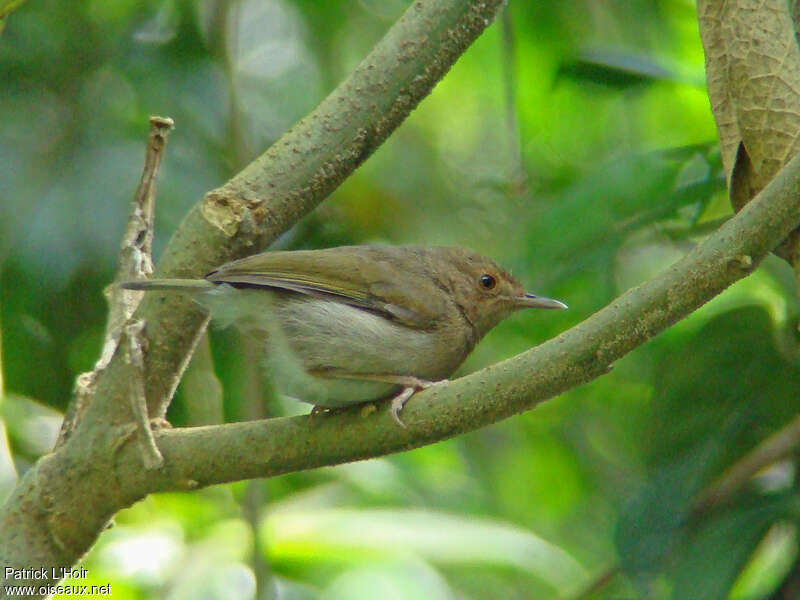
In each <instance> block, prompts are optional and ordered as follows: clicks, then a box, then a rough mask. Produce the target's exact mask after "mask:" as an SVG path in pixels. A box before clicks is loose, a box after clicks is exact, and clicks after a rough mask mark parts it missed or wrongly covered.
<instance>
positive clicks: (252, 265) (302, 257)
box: [206, 248, 437, 329]
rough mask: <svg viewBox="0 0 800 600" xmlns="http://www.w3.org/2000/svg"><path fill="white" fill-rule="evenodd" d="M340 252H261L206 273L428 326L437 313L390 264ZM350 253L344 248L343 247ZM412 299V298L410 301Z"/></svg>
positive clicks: (233, 282)
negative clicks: (406, 286) (404, 284)
mask: <svg viewBox="0 0 800 600" xmlns="http://www.w3.org/2000/svg"><path fill="white" fill-rule="evenodd" d="M341 250H342V249H339V248H332V249H329V250H298V251H292V252H263V253H261V254H255V255H253V256H248V257H246V258H243V259H240V260H236V261H233V262H230V263H227V264H225V265H223V266H221V267H219V268H218V269H216V270H214V271H211V272H210V273H209V274H208V275H206V279H207V280H208V281H211V282H213V283H227V284H229V285H232V286H234V287H237V286H246V287H255V288H259V287H260V288H269V289H274V290H286V291H289V292H295V293H298V294H305V295H308V296H316V297H324V298H326V299H328V300H332V301H335V302H341V303H343V304H348V305H350V306H354V307H357V308H361V309H364V310H368V311H371V312H374V313H376V314H380V315H381V316H384V317H386V318H389V319H391V320H393V321H397V322H398V323H400V324H402V325H406V326H409V327H415V328H423V329H425V328H429V327H432V326H434V325H435V321H436V318H435V317H436V314H437V313H436V312H435V311H433V310H431V307H428V306H426V305H425V303H424V302H421V301H420V298H419V293H420V292H421V290H415V289H413V286H412V289H410V290H409V289H408V288H404V287H401V285H400V284H399V282H398V280H397V272H396V269H395V270H393V269H392V266H391V264H390V263H382V262H380V261H375V260H374V258H370V259H365V258H363V257H359V256H353V255H352V254H349V253H347V252H346V251H345V252H343V251H341ZM345 250H346V249H345ZM409 291H410V295H411V300H410V301H409V299H408V298H407V297H406V296H408V295H409Z"/></svg>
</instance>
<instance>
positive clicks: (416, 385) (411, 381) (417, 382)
mask: <svg viewBox="0 0 800 600" xmlns="http://www.w3.org/2000/svg"><path fill="white" fill-rule="evenodd" d="M311 373H312V374H314V375H321V376H324V377H339V378H342V379H360V380H362V381H379V382H382V383H393V384H396V385H402V386H403V389H402V390H400V392H399V393H398V394H397V395H396V396H394V397H392V399H391V412H392V418H393V419H394V420H395V422H396V423H397V424H398V425H400V427H402V428H403V429H405V428H406V424H405V423H403V421H402V419H400V411H402V410H403V407H404V406H405V405H406V402H408V400H409V398H411V396H413V395H414V394H416V393H417V392H420V391H422V390H424V389H426V388H429V387H431V386H432V385H436V384H439V383H447V381H448V380H447V379H442V380H440V381H428V380H427V379H420V378H419V377H414V376H413V375H388V374H377V373H336V372H330V371H325V372H324V375H323V373H322V372H319V373H315V372H313V371H312V372H311ZM316 408H317V407H316V406H315V407H314V409H312V410H311V414H312V415H313V414H315V409H316ZM321 411H322V409H321V408H320V409H319V410H318V411H317V412H321Z"/></svg>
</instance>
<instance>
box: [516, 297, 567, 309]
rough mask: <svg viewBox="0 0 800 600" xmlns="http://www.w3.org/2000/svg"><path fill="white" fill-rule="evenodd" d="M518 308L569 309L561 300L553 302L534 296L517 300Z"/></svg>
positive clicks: (550, 299)
mask: <svg viewBox="0 0 800 600" xmlns="http://www.w3.org/2000/svg"><path fill="white" fill-rule="evenodd" d="M515 300H516V302H515V304H516V306H517V307H519V308H559V309H561V308H569V307H568V306H567V305H566V304H564V303H563V302H561V301H560V300H553V299H552V298H545V297H544V296H534V295H533V294H525V295H524V296H522V297H521V298H515Z"/></svg>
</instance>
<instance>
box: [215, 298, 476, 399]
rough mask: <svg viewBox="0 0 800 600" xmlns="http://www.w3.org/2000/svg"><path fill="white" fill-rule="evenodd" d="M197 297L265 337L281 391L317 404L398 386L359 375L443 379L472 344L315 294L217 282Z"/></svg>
mask: <svg viewBox="0 0 800 600" xmlns="http://www.w3.org/2000/svg"><path fill="white" fill-rule="evenodd" d="M201 303H202V304H203V305H204V306H206V307H207V308H209V309H210V310H211V312H212V316H213V317H214V318H215V319H216V321H217V322H218V323H221V324H223V325H226V324H232V323H236V324H237V325H239V326H240V327H241V328H242V329H243V330H245V331H251V332H252V333H254V335H255V336H256V337H258V338H260V339H264V340H265V363H266V366H267V370H268V371H269V374H270V376H271V378H272V380H273V381H274V383H275V386H276V388H277V389H278V390H279V391H280V392H281V393H284V394H286V395H288V396H292V397H294V398H297V399H299V400H303V401H306V402H311V403H313V404H317V405H320V406H329V407H339V406H346V405H350V404H357V403H360V402H366V401H369V400H377V399H382V398H387V397H389V396H391V395H392V394H394V393H397V392H399V391H400V390H401V389H402V386H400V385H397V384H392V383H384V382H380V381H366V380H363V379H358V376H359V375H362V376H363V375H366V376H380V375H400V376H412V377H416V378H418V379H426V380H433V381H435V380H439V379H443V378H446V377H448V376H450V375H451V374H452V373H453V371H455V369H456V368H457V367H458V365H459V364H460V363H461V361H462V360H463V359H464V358H465V357H466V355H467V353H468V352H469V350H470V349H471V344H470V343H469V342H468V340H466V339H461V338H459V337H457V336H455V337H454V332H453V331H450V332H448V331H442V330H437V331H421V330H415V329H412V328H410V327H405V326H403V325H398V324H397V323H395V322H392V321H391V320H389V319H386V318H384V317H381V316H379V315H377V314H374V313H372V312H369V311H367V310H363V309H360V308H355V307H353V306H349V305H347V304H342V303H339V302H334V301H330V300H324V299H320V298H313V297H302V296H298V295H295V294H282V293H273V292H270V291H266V290H247V289H233V288H231V287H229V286H219V287H218V288H216V289H215V290H213V291H212V292H210V293H209V294H206V295H205V296H204V297H203V298H202V299H201ZM348 376H351V377H348Z"/></svg>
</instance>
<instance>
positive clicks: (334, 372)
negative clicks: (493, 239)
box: [121, 246, 567, 426]
mask: <svg viewBox="0 0 800 600" xmlns="http://www.w3.org/2000/svg"><path fill="white" fill-rule="evenodd" d="M121 285H122V287H125V288H128V289H136V290H177V291H181V292H185V293H193V295H194V296H195V298H196V300H197V301H198V302H199V303H200V304H201V305H203V306H205V307H206V308H208V309H209V310H210V311H211V314H212V317H214V318H215V319H217V320H219V321H221V322H223V323H235V324H237V325H239V326H240V327H241V328H242V329H244V330H246V331H250V332H252V333H254V334H255V335H256V336H257V337H259V338H265V339H268V340H269V343H268V344H266V346H267V354H266V356H267V358H266V362H267V365H268V367H269V370H270V372H271V374H272V376H273V378H274V380H275V381H276V384H277V386H278V388H279V389H280V390H281V391H283V392H284V393H286V394H287V395H290V396H294V397H296V398H298V399H300V400H303V401H306V402H310V403H312V404H314V405H315V407H323V408H338V407H344V406H350V405H352V404H358V403H362V402H367V401H371V400H379V399H384V398H390V397H391V398H392V403H391V411H392V416H393V417H394V419H395V420H396V421H397V422H398V423H399V424H400V425H401V426H404V425H403V422H402V421H401V420H400V411H401V410H402V408H403V406H404V405H405V403H406V401H407V400H408V399H409V398H410V397H411V396H412V395H413V394H414V393H415V392H416V391H418V390H421V389H424V388H426V387H428V386H430V385H432V384H433V383H434V382H437V381H441V380H444V379H446V378H447V377H449V376H450V375H452V374H453V372H454V371H455V370H456V369H457V368H458V366H459V365H460V364H461V363H462V362H463V361H464V359H465V358H466V357H467V355H468V354H469V353H470V352H471V351H472V349H473V348H474V347H475V345H476V344H477V343H478V341H479V340H480V339H481V338H482V337H483V336H484V335H485V334H486V333H488V332H489V330H491V329H492V328H493V327H494V326H495V325H497V324H498V323H499V322H500V321H502V320H503V319H505V318H506V317H508V316H509V315H511V314H512V313H514V312H516V311H518V310H521V309H524V308H551V309H552V308H567V306H566V304H564V303H563V302H559V301H558V300H551V299H550V298H544V297H542V296H535V295H533V294H527V293H525V290H524V289H523V287H522V285H520V283H519V282H517V280H516V279H514V278H513V277H512V276H511V275H510V274H509V273H508V272H507V271H505V270H503V269H501V268H500V267H498V266H497V265H496V264H495V263H494V262H492V261H491V260H489V259H488V258H484V257H483V256H480V255H478V254H475V253H473V252H469V251H468V250H463V249H461V248H441V247H431V248H427V247H413V246H406V247H393V246H343V247H339V248H329V249H325V250H298V251H292V252H264V253H261V254H256V255H254V256H249V257H247V258H243V259H241V260H236V261H233V262H230V263H227V264H225V265H223V266H221V267H219V268H217V269H215V270H213V271H211V272H210V273H209V274H208V275H206V277H205V279H162V280H150V281H129V282H124V283H122V284H121Z"/></svg>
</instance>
